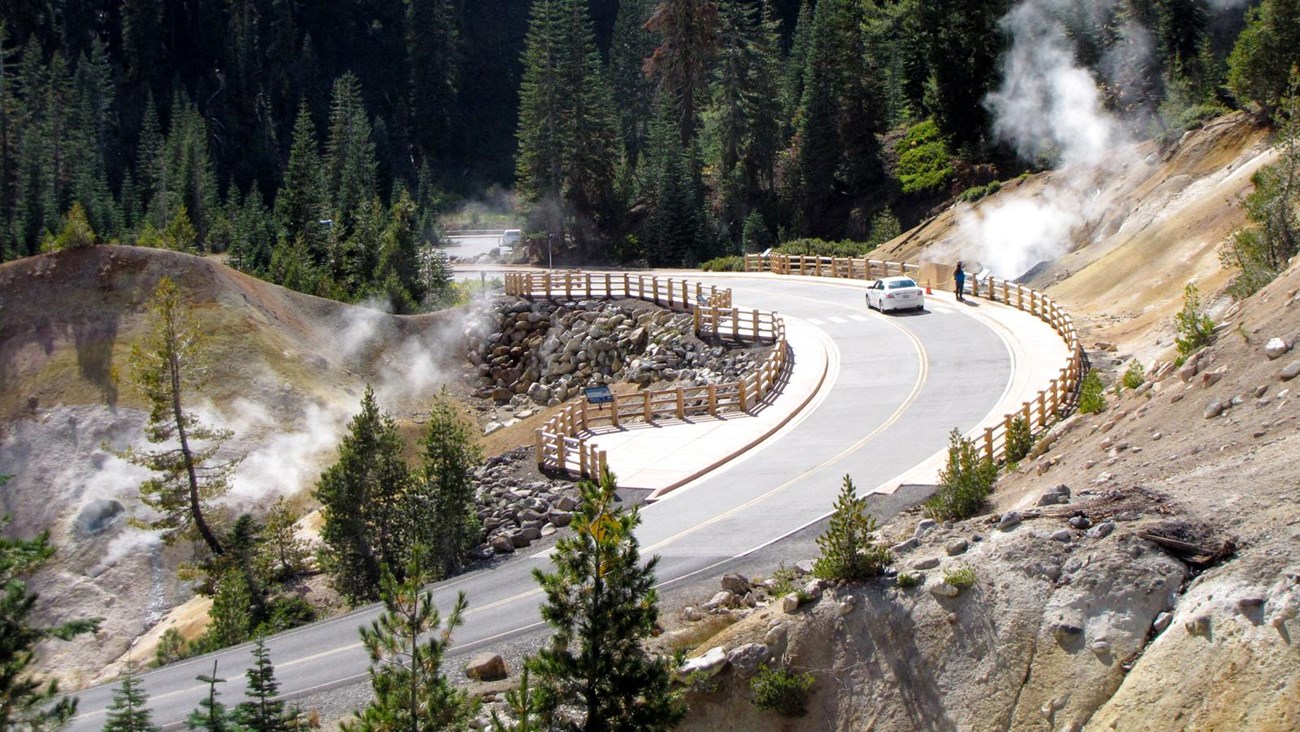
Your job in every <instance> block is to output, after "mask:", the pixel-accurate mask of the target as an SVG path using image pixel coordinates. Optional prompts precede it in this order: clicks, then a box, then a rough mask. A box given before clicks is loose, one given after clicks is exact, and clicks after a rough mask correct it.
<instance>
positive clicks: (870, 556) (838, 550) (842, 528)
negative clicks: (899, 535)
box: [813, 475, 890, 580]
mask: <svg viewBox="0 0 1300 732" xmlns="http://www.w3.org/2000/svg"><path fill="white" fill-rule="evenodd" d="M856 493H857V491H856V489H855V488H854V487H853V479H852V478H850V477H849V476H847V475H846V476H844V482H843V484H842V485H841V487H840V495H839V498H838V499H836V501H835V512H834V513H832V514H831V521H830V525H829V526H827V527H826V533H825V534H822V535H821V536H819V537H817V546H819V547H821V556H819V557H817V561H816V562H814V563H813V574H814V575H816V576H818V577H821V578H824V579H842V580H863V579H867V578H868V577H875V576H877V575H879V574H880V573H881V572H883V571H884V570H885V567H886V566H888V565H889V562H890V556H889V550H888V549H886V548H885V547H884V546H881V545H880V544H877V543H876V542H874V541H872V536H873V535H874V534H875V533H876V519H875V518H874V517H872V516H871V514H869V513H867V499H866V498H865V497H858V496H857V495H856Z"/></svg>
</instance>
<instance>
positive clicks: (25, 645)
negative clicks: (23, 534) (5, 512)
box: [0, 476, 99, 730]
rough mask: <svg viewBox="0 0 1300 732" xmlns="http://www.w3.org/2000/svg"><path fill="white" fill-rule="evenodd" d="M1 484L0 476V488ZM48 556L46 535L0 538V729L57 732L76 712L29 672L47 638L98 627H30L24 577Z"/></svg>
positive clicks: (85, 623)
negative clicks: (48, 731)
mask: <svg viewBox="0 0 1300 732" xmlns="http://www.w3.org/2000/svg"><path fill="white" fill-rule="evenodd" d="M6 480H7V478H6V477H5V476H0V485H3V484H4V482H5V481H6ZM8 523H9V517H8V516H4V517H3V518H0V529H3V528H4V527H5V526H6V525H7V524H8ZM53 554H54V547H52V546H50V544H49V534H48V533H42V534H40V535H39V536H37V537H36V538H35V539H10V538H7V536H5V535H4V534H3V533H0V729H5V730H8V729H15V730H17V729H35V730H40V729H57V728H59V727H61V726H63V725H64V724H66V723H67V722H68V720H70V719H72V716H73V715H74V714H76V712H77V700H76V699H75V698H73V697H62V698H60V693H59V685H58V682H56V681H53V680H51V681H48V682H42V681H41V680H40V679H39V678H37V677H34V676H33V674H32V673H31V672H32V663H33V662H34V661H35V660H36V644H38V643H40V642H41V641H43V640H46V639H48V638H58V639H60V640H69V639H71V638H73V637H75V636H77V635H80V634H82V633H89V632H93V631H94V630H96V629H97V628H98V627H99V620H98V619H95V620H76V621H72V622H69V623H64V624H63V625H60V626H57V627H41V626H38V625H33V624H32V622H31V614H32V611H33V610H34V609H35V607H36V601H37V599H38V598H37V595H36V594H34V593H29V592H28V591H27V582H26V581H25V580H24V579H23V578H24V577H25V576H27V575H29V574H31V573H32V572H34V571H35V570H36V569H37V568H39V567H40V566H41V565H42V564H44V563H45V561H46V560H47V559H49V558H50V556H51V555H53ZM56 699H57V701H55V700H56Z"/></svg>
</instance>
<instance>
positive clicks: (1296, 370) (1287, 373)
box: [1277, 361, 1300, 381]
mask: <svg viewBox="0 0 1300 732" xmlns="http://www.w3.org/2000/svg"><path fill="white" fill-rule="evenodd" d="M1297 375H1300V361H1292V362H1291V363H1290V364H1289V365H1287V367H1286V368H1284V369H1282V370H1281V371H1279V372H1278V374H1277V377H1278V378H1279V379H1281V380H1282V381H1290V380H1291V379H1294V378H1295V377H1296V376H1297Z"/></svg>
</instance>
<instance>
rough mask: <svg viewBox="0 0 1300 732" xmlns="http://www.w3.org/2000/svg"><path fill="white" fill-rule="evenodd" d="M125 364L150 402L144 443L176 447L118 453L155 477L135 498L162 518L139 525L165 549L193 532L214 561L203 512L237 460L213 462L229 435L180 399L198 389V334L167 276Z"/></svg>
mask: <svg viewBox="0 0 1300 732" xmlns="http://www.w3.org/2000/svg"><path fill="white" fill-rule="evenodd" d="M130 363H131V369H132V371H133V372H134V376H135V382H136V386H137V387H139V389H140V390H141V391H142V392H143V393H144V396H145V399H146V400H148V403H149V422H148V424H146V426H145V437H146V439H148V440H149V442H151V443H153V444H155V445H158V444H166V445H171V444H173V443H175V444H176V445H177V446H176V447H168V448H166V449H160V450H154V451H141V450H136V449H134V448H131V449H127V450H126V451H125V452H122V453H120V455H121V457H123V458H124V459H125V460H127V461H128V462H131V463H134V464H136V465H140V466H142V467H145V468H148V469H150V470H152V471H154V472H156V473H159V475H158V476H157V477H154V478H150V479H149V480H146V481H145V482H144V483H142V484H141V485H140V499H141V500H142V501H143V502H144V503H145V505H147V506H149V507H150V508H152V509H153V510H155V511H157V512H158V513H160V514H162V515H161V516H160V517H159V518H158V519H156V520H154V521H148V522H144V525H147V526H148V527H150V528H153V529H162V530H163V539H164V541H167V542H172V541H175V540H176V539H178V538H180V537H181V536H183V535H185V534H187V533H188V532H189V530H190V529H193V530H194V531H196V532H197V533H198V535H199V536H200V537H201V538H202V539H203V542H204V543H205V544H206V545H207V547H208V549H209V550H210V551H211V552H212V553H213V554H221V553H222V551H223V550H222V546H221V542H220V540H219V539H218V538H217V535H216V534H215V533H214V532H213V531H212V529H211V528H210V527H209V526H208V522H207V519H206V518H205V517H204V512H205V511H206V510H207V503H208V502H209V501H212V500H214V499H216V498H217V497H219V496H221V495H222V494H224V493H225V492H226V488H227V484H226V481H227V478H228V477H229V476H230V473H231V471H232V470H233V469H234V466H235V462H236V461H228V462H225V463H215V462H214V461H213V458H215V456H216V455H217V453H218V452H219V451H220V449H221V445H222V443H223V442H224V441H225V440H226V438H228V437H229V436H230V432H229V431H228V430H219V429H212V428H209V427H205V426H203V425H202V424H201V423H200V422H199V421H198V419H197V418H196V417H195V416H194V414H193V413H192V412H190V411H187V407H186V401H187V398H186V395H187V394H188V393H189V392H190V391H191V390H197V389H198V387H199V385H200V384H202V383H204V379H203V377H204V374H205V370H206V369H205V368H204V363H203V338H202V331H200V329H199V324H198V321H197V320H195V319H194V317H193V316H192V315H191V314H190V311H189V308H187V307H186V306H185V304H184V303H183V302H182V301H181V295H180V290H179V289H178V288H177V287H176V283H174V282H172V281H171V279H169V278H167V277H164V278H162V280H160V281H159V282H158V287H157V288H156V289H155V290H154V293H153V297H151V298H150V300H149V324H148V329H147V332H146V335H145V337H144V338H143V339H142V340H141V341H140V343H139V344H137V345H136V346H135V347H134V348H133V349H132V351H131V360H130Z"/></svg>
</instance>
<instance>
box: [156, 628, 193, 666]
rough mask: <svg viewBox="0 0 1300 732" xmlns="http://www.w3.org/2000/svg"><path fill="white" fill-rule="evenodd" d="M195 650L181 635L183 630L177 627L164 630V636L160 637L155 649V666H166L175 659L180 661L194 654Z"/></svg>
mask: <svg viewBox="0 0 1300 732" xmlns="http://www.w3.org/2000/svg"><path fill="white" fill-rule="evenodd" d="M194 653H195V650H194V649H192V648H191V647H190V644H189V643H187V642H186V641H185V638H184V637H182V636H181V632H180V631H179V630H177V629H175V628H168V629H167V630H165V631H163V634H162V637H161V638H159V639H158V647H157V649H155V650H154V661H153V665H154V666H166V665H167V664H169V663H172V662H173V661H179V660H181V659H183V658H189V657H190V656H193V655H194Z"/></svg>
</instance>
